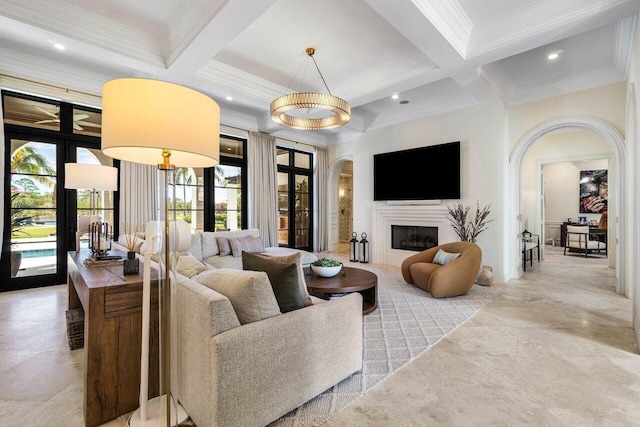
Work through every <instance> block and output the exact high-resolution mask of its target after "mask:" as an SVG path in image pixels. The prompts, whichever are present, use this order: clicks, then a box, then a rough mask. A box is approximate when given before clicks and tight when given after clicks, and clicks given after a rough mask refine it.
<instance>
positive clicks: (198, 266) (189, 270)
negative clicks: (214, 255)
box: [176, 254, 208, 278]
mask: <svg viewBox="0 0 640 427" xmlns="http://www.w3.org/2000/svg"><path fill="white" fill-rule="evenodd" d="M207 270H208V268H207V266H206V265H204V264H203V263H202V262H200V261H198V260H197V259H196V257H194V256H193V255H190V254H185V255H182V256H180V257H178V261H177V262H176V271H177V272H178V273H180V274H182V275H183V276H186V277H189V278H191V277H193V276H195V275H196V274H199V273H202V272H203V271H207Z"/></svg>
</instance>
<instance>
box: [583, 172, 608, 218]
mask: <svg viewBox="0 0 640 427" xmlns="http://www.w3.org/2000/svg"><path fill="white" fill-rule="evenodd" d="M608 191H609V186H608V183H607V169H599V170H590V171H580V213H604V212H607V203H608V199H609V197H608V196H609V193H608Z"/></svg>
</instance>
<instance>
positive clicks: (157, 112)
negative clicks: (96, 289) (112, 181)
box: [102, 78, 220, 426]
mask: <svg viewBox="0 0 640 427" xmlns="http://www.w3.org/2000/svg"><path fill="white" fill-rule="evenodd" d="M102 151H103V153H104V154H106V155H108V156H110V157H113V158H116V159H120V160H125V161H129V162H134V163H144V164H155V165H158V169H159V170H160V171H162V173H163V175H164V183H163V185H164V199H165V200H164V223H163V224H164V236H163V237H164V239H163V242H162V243H163V247H164V254H165V256H164V259H165V260H168V259H169V256H170V255H169V251H170V242H169V221H168V201H169V173H170V172H171V171H173V170H174V169H175V168H176V167H198V168H205V167H212V166H215V165H217V164H218V163H219V152H220V107H219V106H218V104H216V103H215V102H214V101H213V100H212V99H211V98H209V97H208V96H205V95H203V94H201V93H199V92H197V91H194V90H192V89H189V88H186V87H183V86H179V85H176V84H172V83H167V82H162V81H158V80H149V79H134V78H127V79H117V80H112V81H109V82H107V83H105V85H104V86H103V88H102ZM158 162H161V163H158ZM125 179H126V178H125ZM149 191H154V189H149ZM164 264H165V265H164V269H165V272H164V281H163V282H162V284H161V286H160V288H161V289H160V313H161V314H160V341H161V346H160V370H161V372H160V396H161V397H162V396H163V395H164V396H166V399H165V401H167V400H169V401H173V398H172V395H171V381H170V378H171V360H170V357H169V355H170V345H171V337H170V330H171V327H170V326H171V325H170V312H171V292H170V289H171V278H170V274H169V273H170V272H169V265H168V263H167V262H165V263H164ZM161 275H162V274H161ZM143 293H144V290H143ZM142 326H143V335H144V328H149V324H148V322H147V323H146V324H144V323H143V325H142ZM147 331H148V329H147ZM143 348H144V343H143ZM141 362H144V361H141ZM147 362H148V361H147ZM143 395H144V393H141V396H143ZM143 400H144V399H142V398H141V402H140V408H139V409H138V411H136V414H138V415H136V414H134V416H133V417H132V419H131V421H130V423H131V425H140V426H147V425H157V424H156V423H157V421H155V423H154V420H150V419H149V416H150V414H148V413H147V402H146V401H143ZM161 400H162V399H161ZM176 405H177V402H176ZM163 409H164V410H163V411H162V412H164V414H158V415H159V419H160V420H163V419H164V420H165V421H164V422H162V424H165V423H166V424H165V425H166V426H171V425H173V423H172V414H171V412H172V410H173V409H172V405H171V404H166V405H164V408H163ZM174 418H175V415H174Z"/></svg>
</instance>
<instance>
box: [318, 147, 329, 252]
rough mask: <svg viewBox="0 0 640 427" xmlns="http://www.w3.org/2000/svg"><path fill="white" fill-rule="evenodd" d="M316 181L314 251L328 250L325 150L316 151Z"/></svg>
mask: <svg viewBox="0 0 640 427" xmlns="http://www.w3.org/2000/svg"><path fill="white" fill-rule="evenodd" d="M316 157H317V161H316V181H317V183H318V185H317V188H318V210H317V212H318V228H317V230H318V231H317V232H318V235H317V236H316V251H318V252H320V251H326V250H328V249H329V225H328V222H329V213H328V208H327V186H328V182H327V181H328V180H329V153H328V151H327V149H326V148H318V149H317V150H316Z"/></svg>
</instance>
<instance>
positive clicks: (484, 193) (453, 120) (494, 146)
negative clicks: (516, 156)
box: [329, 104, 508, 281]
mask: <svg viewBox="0 0 640 427" xmlns="http://www.w3.org/2000/svg"><path fill="white" fill-rule="evenodd" d="M504 119H505V109H504V107H503V106H502V104H494V105H491V106H476V107H470V108H466V109H463V110H459V111H455V112H452V113H447V114H442V115H438V116H434V117H429V118H425V119H420V120H415V121H411V122H407V123H404V124H400V125H396V126H390V127H387V128H383V129H378V130H374V131H370V132H366V133H365V134H363V135H362V136H361V137H359V138H357V139H356V140H354V141H352V142H349V143H344V144H340V145H336V146H331V147H330V149H329V155H330V158H331V162H330V163H333V162H334V161H336V160H339V159H341V158H347V157H351V156H352V158H353V177H354V181H353V193H354V200H353V205H354V218H353V227H354V230H355V231H357V232H358V233H361V232H366V233H367V234H368V235H369V236H371V210H372V207H374V206H386V203H385V202H374V201H373V155H374V154H377V153H384V152H389V151H397V150H403V149H408V148H415V147H422V146H428V145H435V144H443V143H447V142H452V141H460V142H461V177H460V178H461V201H462V202H463V203H465V204H468V205H471V206H473V207H474V208H475V205H476V201H479V202H480V205H481V206H483V205H487V204H491V212H492V213H491V215H490V218H492V219H494V222H492V223H491V224H489V228H488V230H487V231H485V232H484V233H482V234H481V235H480V236H479V238H478V245H479V246H480V247H481V248H482V250H483V261H482V262H483V263H484V264H486V265H490V266H492V267H493V271H494V274H495V279H496V280H497V281H502V280H504V277H505V276H504V263H503V262H502V259H503V258H504V254H503V251H504V248H503V247H502V245H500V244H499V242H500V240H501V238H502V228H503V227H504V224H503V221H504V216H503V215H502V212H503V211H504V197H503V191H504V190H503V189H504V186H505V179H506V178H505V175H506V171H507V164H508V152H507V149H506V142H505V141H504V138H503V137H502V135H503V134H504V132H503V130H504V124H505V122H504ZM395 173H396V176H397V179H398V180H399V181H402V171H401V170H399V171H396V172H395ZM437 179H438V165H437V164H433V165H425V168H424V181H422V182H416V183H411V184H410V185H431V183H432V182H434V181H437ZM453 202H454V201H453V200H443V205H448V204H452V203H453ZM400 209H401V208H400ZM378 243H379V242H376V241H371V246H373V245H376V244H378ZM442 243H445V242H442Z"/></svg>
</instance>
